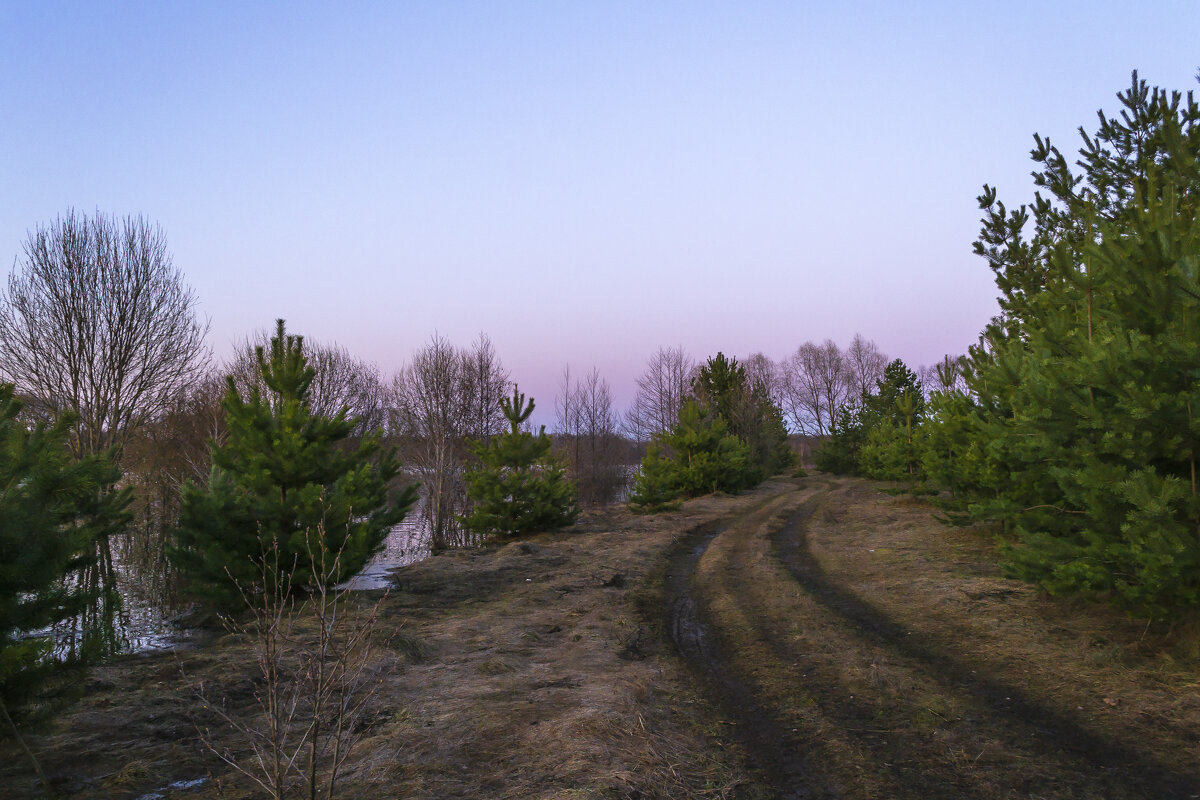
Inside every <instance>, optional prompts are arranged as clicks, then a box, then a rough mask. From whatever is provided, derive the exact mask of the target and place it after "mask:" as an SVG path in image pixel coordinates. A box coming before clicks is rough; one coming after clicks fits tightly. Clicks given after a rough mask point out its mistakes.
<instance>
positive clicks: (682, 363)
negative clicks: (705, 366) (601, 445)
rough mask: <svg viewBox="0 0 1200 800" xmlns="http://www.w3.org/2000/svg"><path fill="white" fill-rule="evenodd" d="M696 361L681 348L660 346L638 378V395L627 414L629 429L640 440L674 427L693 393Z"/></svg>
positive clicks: (626, 425) (626, 421)
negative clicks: (685, 403)
mask: <svg viewBox="0 0 1200 800" xmlns="http://www.w3.org/2000/svg"><path fill="white" fill-rule="evenodd" d="M695 372H696V362H695V361H694V360H692V357H691V356H689V355H688V354H687V351H685V350H684V349H683V348H682V347H660V348H658V352H657V353H655V354H654V355H652V356H650V360H649V361H648V362H647V363H646V369H645V371H644V372H643V373H642V374H641V376H639V377H638V379H637V387H638V390H637V395H636V396H635V397H634V400H633V405H632V406H631V407H630V409H629V412H628V413H627V414H626V415H625V428H626V432H627V433H628V434H629V435H630V436H631V437H633V438H634V439H636V440H637V441H639V442H644V441H648V440H649V439H650V437H651V436H653V435H654V434H656V433H664V432H666V431H669V430H670V429H671V428H672V427H674V425H675V423H676V422H677V421H678V419H679V409H681V408H682V407H683V404H684V402H685V401H686V400H687V399H688V397H690V396H691V392H692V379H693V377H694V376H695Z"/></svg>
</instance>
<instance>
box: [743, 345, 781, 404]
mask: <svg viewBox="0 0 1200 800" xmlns="http://www.w3.org/2000/svg"><path fill="white" fill-rule="evenodd" d="M742 367H743V368H744V369H745V370H746V380H747V381H748V382H749V384H750V388H752V389H754V390H756V391H759V392H762V393H763V394H764V395H765V396H767V397H769V398H771V400H772V401H774V402H775V404H776V405H779V407H780V408H782V407H783V405H782V403H780V395H781V392H782V390H783V374H782V370H781V369H780V367H779V365H778V364H776V363H775V362H774V361H772V360H771V359H770V358H769V357H768V356H766V355H765V354H763V353H755V354H753V355H751V356H749V357H748V358H746V359H745V360H744V361H742Z"/></svg>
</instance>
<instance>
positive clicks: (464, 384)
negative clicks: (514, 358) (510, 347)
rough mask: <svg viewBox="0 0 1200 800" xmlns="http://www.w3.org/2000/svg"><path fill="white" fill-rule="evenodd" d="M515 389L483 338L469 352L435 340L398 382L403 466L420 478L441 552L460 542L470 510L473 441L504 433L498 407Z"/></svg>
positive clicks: (395, 403)
mask: <svg viewBox="0 0 1200 800" xmlns="http://www.w3.org/2000/svg"><path fill="white" fill-rule="evenodd" d="M510 385H511V384H510V382H509V378H508V371H507V370H505V369H504V365H503V364H501V363H500V359H499V357H498V356H497V355H496V351H495V348H494V347H493V346H492V343H491V340H490V339H488V337H487V336H486V335H485V334H482V333H481V334H480V335H479V337H478V338H477V339H476V340H475V342H474V343H473V344H472V345H471V347H470V348H468V349H464V350H460V349H458V348H456V347H455V346H454V345H453V344H451V343H450V342H449V341H448V340H447V339H445V338H443V337H441V336H434V337H433V338H432V339H430V341H429V344H427V345H426V346H425V347H423V348H422V349H420V350H418V351H417V352H416V353H414V354H413V357H412V359H411V360H410V361H409V363H408V364H407V365H406V366H405V367H404V369H402V370H401V371H400V372H399V373H398V374H397V375H396V377H395V378H394V379H393V381H392V391H391V395H392V402H391V407H392V429H393V432H394V433H395V434H396V435H398V436H399V437H400V439H401V441H402V443H403V444H402V447H403V451H404V452H403V455H404V462H405V464H406V465H408V466H411V467H412V468H414V469H415V470H416V471H417V475H418V477H419V479H420V480H421V484H422V487H423V490H424V495H425V506H424V508H425V515H426V517H427V518H428V520H429V523H430V526H431V529H432V532H433V546H434V547H435V548H441V547H445V546H447V545H449V544H453V543H454V542H455V541H456V536H457V534H458V533H459V527H458V525H457V522H456V517H457V515H458V514H459V513H461V512H463V511H465V508H464V506H465V503H466V486H465V484H464V483H463V469H464V467H465V466H466V463H467V459H468V458H469V457H470V448H469V442H470V441H479V440H483V441H486V440H487V439H488V438H489V437H491V436H494V435H496V434H497V433H501V432H503V430H504V429H505V428H506V426H507V422H506V421H505V419H504V416H503V413H502V412H500V410H499V409H500V399H501V398H502V397H504V395H505V394H506V393H507V391H508V388H509V386H510Z"/></svg>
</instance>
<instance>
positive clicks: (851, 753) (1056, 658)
mask: <svg viewBox="0 0 1200 800" xmlns="http://www.w3.org/2000/svg"><path fill="white" fill-rule="evenodd" d="M994 563H995V558H994V554H993V553H991V552H990V543H989V541H988V539H987V538H986V537H983V536H981V535H980V534H979V533H973V532H964V531H958V530H953V529H949V528H946V527H944V526H941V525H940V524H939V523H937V522H936V521H935V520H934V519H933V517H932V513H931V510H930V509H929V508H928V507H927V506H925V505H923V504H920V503H914V502H913V501H911V500H908V499H904V498H896V497H891V496H889V495H885V494H882V493H880V492H879V491H878V490H877V489H876V488H874V487H872V486H871V485H869V484H867V483H865V482H862V481H856V480H840V479H839V480H835V479H825V478H811V479H806V480H803V481H800V482H799V484H798V486H795V487H792V488H785V487H780V488H779V491H778V492H777V493H775V494H773V495H771V496H768V497H766V498H764V499H762V500H761V501H759V502H758V503H757V504H756V505H754V506H752V507H750V508H747V509H743V510H741V511H739V513H737V514H736V515H734V516H730V517H727V518H724V519H722V520H718V521H716V522H713V523H710V524H708V525H706V526H703V527H701V528H699V529H697V530H696V531H694V532H693V533H692V534H691V535H690V536H689V537H688V538H687V539H686V540H685V541H684V542H682V543H681V545H680V546H679V547H678V548H677V549H676V550H675V552H674V554H673V556H672V558H671V562H670V566H669V568H668V571H667V579H666V592H665V609H666V610H665V614H666V627H667V630H669V632H670V635H671V638H672V640H673V641H674V643H675V645H676V647H677V648H678V650H679V653H680V654H681V655H682V657H683V658H684V660H685V661H687V662H688V663H689V665H690V666H691V668H692V670H693V674H695V675H696V676H697V677H698V679H699V681H700V682H701V683H702V685H703V686H704V687H706V691H707V693H708V694H709V696H710V698H711V699H713V700H714V701H715V702H716V703H718V704H719V707H720V708H722V709H723V713H724V714H725V715H726V717H727V719H726V722H727V723H728V724H729V727H730V728H731V730H732V731H733V732H734V733H735V734H736V735H737V737H738V738H739V739H740V740H741V742H742V744H743V746H744V747H745V749H746V751H747V752H748V753H750V754H751V755H752V758H753V759H754V761H755V762H756V763H757V766H758V768H759V770H760V771H761V773H762V777H763V780H764V781H765V782H766V783H768V784H769V785H770V786H772V787H773V789H774V791H775V793H776V794H777V795H778V796H779V797H782V798H877V797H895V798H918V797H919V798H965V797H971V798H1018V797H1020V798H1096V797H1103V798H1131V799H1132V798H1192V797H1200V770H1197V767H1196V763H1197V761H1196V755H1197V742H1200V710H1198V708H1197V706H1198V704H1197V703H1196V674H1195V671H1194V668H1187V667H1186V666H1181V665H1179V664H1176V663H1167V662H1164V659H1163V657H1162V656H1163V651H1162V649H1161V647H1160V646H1158V645H1161V643H1148V642H1147V640H1146V637H1145V630H1144V628H1140V627H1138V626H1131V625H1130V623H1129V622H1128V621H1127V620H1123V619H1121V618H1119V617H1115V616H1113V615H1111V614H1109V613H1108V612H1107V611H1104V610H1102V609H1096V608H1095V607H1090V608H1082V607H1079V608H1077V607H1072V606H1069V605H1066V604H1064V603H1062V602H1060V601H1055V600H1052V599H1048V598H1045V597H1042V596H1039V595H1038V594H1037V593H1036V592H1034V591H1032V590H1031V589H1030V588H1029V587H1027V586H1024V585H1022V584H1018V583H1015V582H1011V581H1007V580H1005V579H1004V578H1002V577H1000V576H999V575H998V574H996V572H995V567H994ZM1139 633H1140V634H1141V638H1138V634H1139ZM1098 643H1099V644H1098ZM1167 661H1168V662H1169V661H1170V660H1169V659H1167Z"/></svg>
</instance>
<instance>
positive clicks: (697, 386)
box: [629, 353, 792, 512]
mask: <svg viewBox="0 0 1200 800" xmlns="http://www.w3.org/2000/svg"><path fill="white" fill-rule="evenodd" d="M692 392H693V395H694V397H693V399H691V400H688V401H687V402H686V403H685V404H684V405H683V408H682V409H681V410H680V412H679V419H678V421H677V422H676V423H675V425H674V426H673V427H672V428H671V429H670V430H669V431H666V432H664V433H660V434H656V435H655V436H654V439H653V441H652V442H651V444H650V446H649V448H648V449H647V451H646V457H645V458H644V459H643V460H642V466H641V469H640V471H639V472H638V475H637V476H636V477H635V478H634V483H633V491H632V493H631V495H630V498H629V503H630V506H632V507H633V508H634V509H636V510H639V511H644V512H652V511H660V510H663V509H667V508H672V507H674V506H677V505H678V504H679V503H680V502H681V501H682V500H684V499H686V498H688V497H697V496H699V495H702V494H709V493H712V492H718V491H720V492H737V491H740V490H742V489H746V488H749V487H751V486H754V485H755V484H757V483H759V482H761V481H762V480H763V478H765V477H767V476H769V475H774V474H776V473H778V472H780V471H781V470H783V469H785V468H787V467H788V466H789V465H790V464H791V463H792V454H791V451H790V449H789V448H788V445H787V428H786V427H785V426H784V422H783V413H782V412H781V411H780V410H779V407H778V406H777V405H775V403H774V402H773V401H772V400H771V397H770V393H769V391H768V388H767V387H766V386H763V385H759V384H756V383H755V382H753V381H751V380H750V379H749V377H748V376H747V374H746V370H745V368H744V367H743V366H742V365H741V364H739V363H738V361H737V359H735V358H726V356H725V355H724V354H723V353H717V355H716V356H714V357H713V358H710V359H709V360H708V362H707V363H705V364H704V365H703V366H702V367H701V368H700V370H699V372H698V373H697V376H696V380H695V382H694V384H693V389H692Z"/></svg>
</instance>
